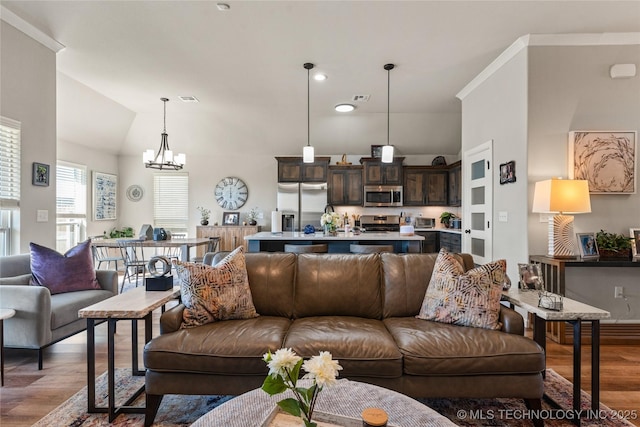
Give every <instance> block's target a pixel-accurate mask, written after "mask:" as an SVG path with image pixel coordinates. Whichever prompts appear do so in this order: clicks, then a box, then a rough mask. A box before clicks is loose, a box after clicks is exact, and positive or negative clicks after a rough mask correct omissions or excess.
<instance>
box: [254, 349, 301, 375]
mask: <svg viewBox="0 0 640 427" xmlns="http://www.w3.org/2000/svg"><path fill="white" fill-rule="evenodd" d="M263 359H264V361H265V362H267V366H268V367H269V375H271V376H273V377H276V376H277V375H280V376H282V377H285V376H286V373H285V369H286V370H288V371H291V370H292V369H293V368H295V366H296V363H298V362H299V361H300V359H301V357H300V356H298V355H297V354H296V353H295V352H294V351H293V350H291V349H290V348H281V349H280V350H277V351H276V352H275V353H274V354H271V353H270V352H269V353H266V354H265V355H264V358H263Z"/></svg>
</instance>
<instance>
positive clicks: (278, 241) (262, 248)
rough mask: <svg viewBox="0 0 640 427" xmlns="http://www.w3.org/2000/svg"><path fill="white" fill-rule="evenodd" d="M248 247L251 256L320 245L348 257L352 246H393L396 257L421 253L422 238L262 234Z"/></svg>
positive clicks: (249, 238) (388, 234)
mask: <svg viewBox="0 0 640 427" xmlns="http://www.w3.org/2000/svg"><path fill="white" fill-rule="evenodd" d="M244 239H245V240H246V241H247V243H248V247H249V252H283V251H284V245H286V244H294V245H312V244H318V243H324V244H327V245H328V247H329V252H330V253H349V245H351V244H360V245H393V251H394V252H396V253H407V252H414V253H418V252H420V242H421V241H422V240H424V237H423V236H418V235H412V236H406V235H401V234H400V233H398V232H393V231H386V232H377V231H375V232H371V231H369V232H362V233H360V234H355V233H353V232H349V233H345V232H344V231H342V232H338V233H337V235H336V236H325V235H324V234H323V233H314V234H304V233H299V232H291V231H285V232H282V233H271V232H269V231H263V232H260V233H256V234H251V235H249V236H245V238H244Z"/></svg>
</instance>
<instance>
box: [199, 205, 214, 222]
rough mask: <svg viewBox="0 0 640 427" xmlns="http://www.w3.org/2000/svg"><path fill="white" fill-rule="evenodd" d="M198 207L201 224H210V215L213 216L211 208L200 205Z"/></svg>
mask: <svg viewBox="0 0 640 427" xmlns="http://www.w3.org/2000/svg"><path fill="white" fill-rule="evenodd" d="M197 209H198V210H199V211H200V224H201V225H209V217H210V216H211V209H207V208H203V207H202V206H198V208H197Z"/></svg>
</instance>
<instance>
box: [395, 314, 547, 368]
mask: <svg viewBox="0 0 640 427" xmlns="http://www.w3.org/2000/svg"><path fill="white" fill-rule="evenodd" d="M384 324H385V326H386V328H387V329H388V330H389V332H390V333H391V335H392V336H393V339H394V340H395V342H396V343H397V345H398V348H399V349H400V352H401V353H402V354H403V355H404V373H405V374H408V375H442V376H446V375H491V374H531V373H540V372H541V371H543V370H544V369H545V358H544V351H543V350H542V348H541V347H540V346H539V345H538V344H536V342H535V341H533V340H532V339H530V338H526V337H523V336H519V335H514V334H507V333H505V332H500V331H490V330H486V329H480V328H467V327H464V326H457V325H450V324H445V323H438V322H430V321H424V320H421V319H416V318H415V317H395V318H389V319H385V320H384Z"/></svg>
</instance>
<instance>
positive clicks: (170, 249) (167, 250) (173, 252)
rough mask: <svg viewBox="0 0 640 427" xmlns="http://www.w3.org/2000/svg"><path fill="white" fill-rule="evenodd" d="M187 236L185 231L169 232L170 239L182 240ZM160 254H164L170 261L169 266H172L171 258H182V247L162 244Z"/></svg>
mask: <svg viewBox="0 0 640 427" xmlns="http://www.w3.org/2000/svg"><path fill="white" fill-rule="evenodd" d="M186 238H187V233H171V240H184V239H186ZM162 256H165V257H167V258H168V259H169V261H171V268H173V260H176V261H180V260H181V259H182V247H181V246H164V247H163V248H162Z"/></svg>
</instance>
